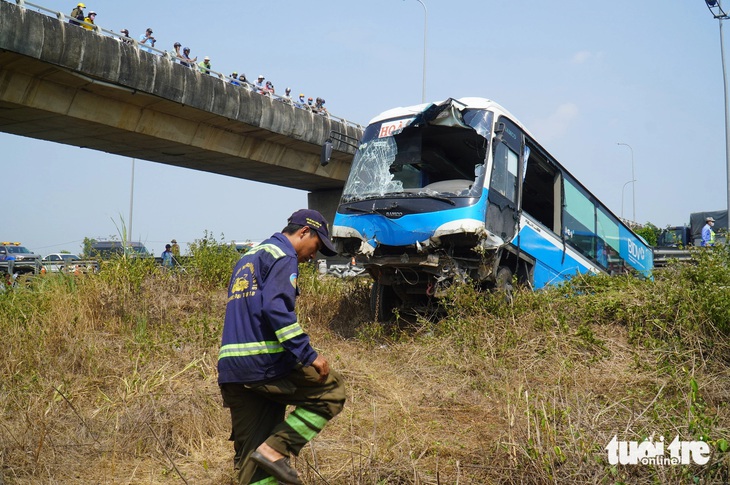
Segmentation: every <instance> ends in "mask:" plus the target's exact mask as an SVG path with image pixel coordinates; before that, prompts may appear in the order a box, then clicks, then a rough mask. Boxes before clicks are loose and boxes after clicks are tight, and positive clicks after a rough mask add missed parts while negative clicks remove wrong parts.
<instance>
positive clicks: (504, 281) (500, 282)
mask: <svg viewBox="0 0 730 485" xmlns="http://www.w3.org/2000/svg"><path fill="white" fill-rule="evenodd" d="M494 289H495V290H497V291H499V292H500V293H504V299H505V301H506V302H507V303H510V304H511V303H512V270H511V269H509V268H508V267H507V266H500V267H499V269H498V270H497V276H496V278H495V283H494Z"/></svg>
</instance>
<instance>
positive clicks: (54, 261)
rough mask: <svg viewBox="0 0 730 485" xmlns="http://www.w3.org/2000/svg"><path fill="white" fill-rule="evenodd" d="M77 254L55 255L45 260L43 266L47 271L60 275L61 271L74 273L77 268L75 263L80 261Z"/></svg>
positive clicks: (50, 255)
mask: <svg viewBox="0 0 730 485" xmlns="http://www.w3.org/2000/svg"><path fill="white" fill-rule="evenodd" d="M80 260H81V258H79V257H78V256H77V255H76V254H66V253H53V254H49V255H48V256H46V257H45V258H43V266H44V267H45V268H46V271H49V272H52V273H58V272H59V271H73V270H74V269H75V268H76V265H75V264H74V261H80Z"/></svg>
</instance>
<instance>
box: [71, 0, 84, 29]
mask: <svg viewBox="0 0 730 485" xmlns="http://www.w3.org/2000/svg"><path fill="white" fill-rule="evenodd" d="M85 8H86V5H84V4H83V3H79V4H78V5H76V8H74V9H73V10H71V15H70V17H71V18H70V19H69V21H68V22H69V23H70V24H73V25H79V26H80V25H81V22H83V20H84V19H85V18H86V15H84V9H85ZM77 20H79V21H81V22H77Z"/></svg>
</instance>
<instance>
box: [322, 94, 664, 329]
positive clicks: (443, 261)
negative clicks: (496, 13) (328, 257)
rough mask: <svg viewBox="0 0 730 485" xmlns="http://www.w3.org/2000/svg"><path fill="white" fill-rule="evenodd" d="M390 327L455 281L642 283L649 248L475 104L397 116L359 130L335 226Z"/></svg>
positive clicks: (535, 147)
mask: <svg viewBox="0 0 730 485" xmlns="http://www.w3.org/2000/svg"><path fill="white" fill-rule="evenodd" d="M332 236H333V239H334V241H335V244H336V245H337V249H338V250H339V252H340V253H342V254H344V255H347V256H348V257H349V256H355V257H356V258H357V259H358V260H359V261H360V262H361V263H362V264H363V265H364V266H365V267H366V269H367V271H368V272H369V273H370V275H371V276H372V277H373V279H374V281H375V284H374V285H373V294H372V303H373V310H374V311H376V313H377V314H379V315H382V316H385V317H387V316H388V315H389V314H390V313H391V312H392V309H393V308H395V307H418V306H420V305H421V304H422V303H424V302H425V301H427V300H429V299H430V297H433V296H436V297H438V296H440V295H442V294H443V292H444V290H445V289H446V288H448V286H449V285H451V284H452V283H453V282H454V281H473V282H477V283H479V284H482V285H484V286H497V287H500V286H501V287H507V286H508V285H509V284H510V282H511V281H512V279H513V275H516V276H517V279H518V281H519V282H521V283H523V284H526V285H529V286H531V287H533V288H541V287H543V286H545V285H550V284H555V283H558V282H561V281H564V280H565V279H567V278H570V277H571V276H573V275H575V274H576V273H609V274H619V273H627V272H636V273H638V274H641V275H645V276H650V274H651V271H652V268H653V256H652V252H651V249H650V248H649V247H648V245H647V244H646V242H645V241H643V240H642V239H641V238H640V237H639V236H637V235H636V234H634V233H633V232H632V231H631V230H630V229H629V228H628V227H627V226H626V225H624V224H623V223H622V222H621V220H620V219H619V218H618V217H616V216H615V215H614V214H613V213H612V212H611V211H610V210H609V209H608V208H607V207H606V206H605V205H603V204H602V203H601V202H600V201H599V200H598V199H597V198H596V197H595V196H594V195H593V194H591V193H590V192H589V191H588V189H586V188H585V187H584V186H583V185H582V184H581V183H580V182H579V181H578V180H576V178H575V177H573V176H572V175H571V174H570V173H569V172H568V171H567V170H566V169H565V168H564V167H563V166H562V165H560V164H559V163H558V162H557V160H555V158H554V157H552V156H551V155H550V154H549V153H548V152H547V151H546V150H545V149H544V148H543V147H542V146H540V144H539V143H538V142H537V141H536V140H535V139H534V137H533V136H532V135H531V134H530V133H529V132H528V131H527V129H525V128H524V127H523V126H522V124H521V123H520V122H519V121H517V120H516V118H515V117H514V116H512V115H510V113H509V112H507V111H506V110H505V109H504V108H502V107H501V106H500V105H498V104H497V103H495V102H493V101H491V100H488V99H484V98H461V99H448V100H446V101H443V102H440V103H434V104H424V105H418V106H413V107H406V108H396V109H392V110H389V111H386V112H384V113H382V114H380V115H378V116H376V117H375V118H374V119H373V120H372V121H371V122H370V124H369V125H368V127H367V128H366V129H365V132H364V134H363V138H362V140H361V141H360V144H359V147H358V149H357V153H356V154H355V158H354V160H353V162H352V168H351V170H350V174H349V177H348V180H347V183H346V185H345V188H344V190H343V194H342V200H341V202H340V205H339V207H338V209H337V213H336V215H335V218H334V223H333V227H332Z"/></svg>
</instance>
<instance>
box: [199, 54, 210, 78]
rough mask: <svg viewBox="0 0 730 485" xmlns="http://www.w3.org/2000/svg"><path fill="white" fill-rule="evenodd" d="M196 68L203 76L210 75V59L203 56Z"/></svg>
mask: <svg viewBox="0 0 730 485" xmlns="http://www.w3.org/2000/svg"><path fill="white" fill-rule="evenodd" d="M198 68H199V69H200V72H202V73H203V74H210V57H208V56H205V57H204V58H203V60H202V61H200V62H199V63H198Z"/></svg>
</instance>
